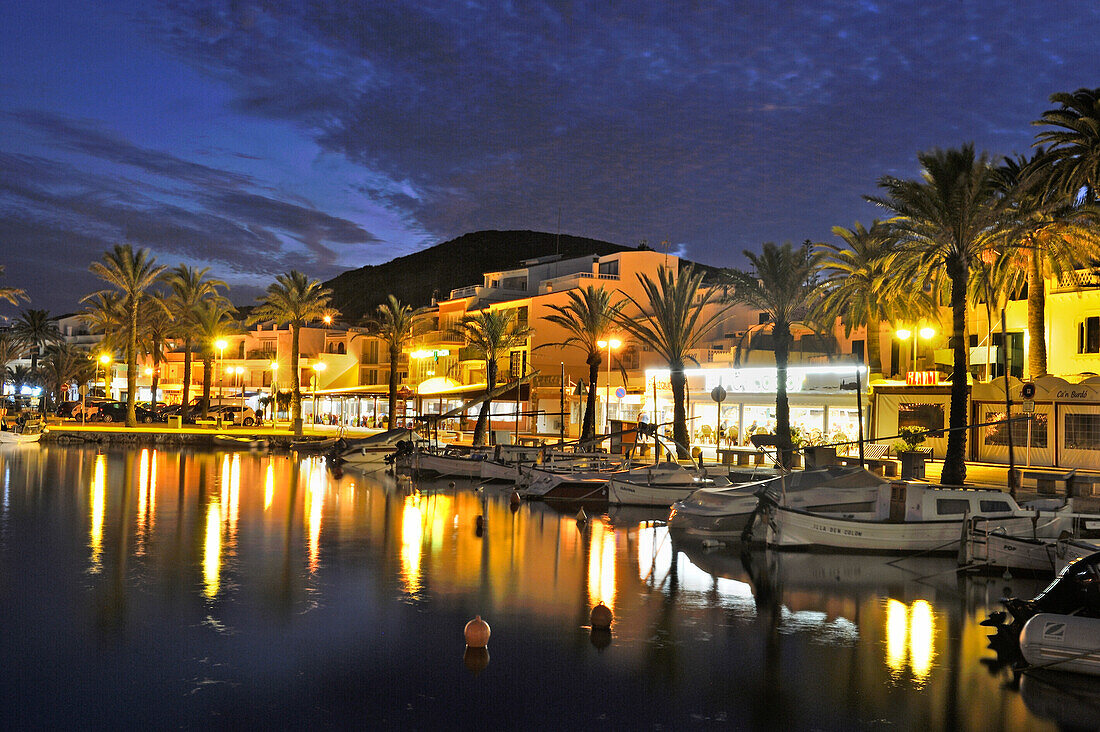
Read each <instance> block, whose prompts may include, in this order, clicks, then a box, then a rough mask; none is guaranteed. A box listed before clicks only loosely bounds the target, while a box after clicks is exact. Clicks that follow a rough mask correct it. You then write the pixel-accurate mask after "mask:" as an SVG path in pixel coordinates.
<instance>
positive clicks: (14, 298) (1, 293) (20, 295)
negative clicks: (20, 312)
mask: <svg viewBox="0 0 1100 732" xmlns="http://www.w3.org/2000/svg"><path fill="white" fill-rule="evenodd" d="M3 274H4V265H2V264H0V275H3ZM0 300H7V301H8V302H10V303H11V304H12V305H18V304H19V301H20V300H30V298H29V297H27V293H26V292H24V291H23V290H20V289H19V288H18V287H0Z"/></svg>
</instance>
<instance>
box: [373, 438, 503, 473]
mask: <svg viewBox="0 0 1100 732" xmlns="http://www.w3.org/2000/svg"><path fill="white" fill-rule="evenodd" d="M487 450H488V448H471V447H463V446H461V445H444V446H442V447H438V448H432V447H425V446H421V445H416V446H415V447H413V449H411V450H401V451H398V453H397V454H396V456H395V459H394V466H395V467H396V468H397V469H398V470H401V471H403V472H407V473H410V474H412V475H415V476H418V477H426V476H434V477H439V478H448V477H453V478H480V477H481V464H482V463H484V462H485V459H486V457H487V454H486V453H487Z"/></svg>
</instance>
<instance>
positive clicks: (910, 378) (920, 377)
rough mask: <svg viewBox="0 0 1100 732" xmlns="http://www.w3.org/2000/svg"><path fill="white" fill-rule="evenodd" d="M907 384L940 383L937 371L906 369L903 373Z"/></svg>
mask: <svg viewBox="0 0 1100 732" xmlns="http://www.w3.org/2000/svg"><path fill="white" fill-rule="evenodd" d="M905 383H906V385H908V386H936V385H937V384H939V383H940V372H939V371H908V372H906V374H905Z"/></svg>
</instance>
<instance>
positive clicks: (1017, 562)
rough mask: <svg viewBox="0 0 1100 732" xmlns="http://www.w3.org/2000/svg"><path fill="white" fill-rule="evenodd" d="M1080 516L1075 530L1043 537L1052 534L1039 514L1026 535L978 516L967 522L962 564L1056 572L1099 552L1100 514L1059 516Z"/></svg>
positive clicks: (986, 568)
mask: <svg viewBox="0 0 1100 732" xmlns="http://www.w3.org/2000/svg"><path fill="white" fill-rule="evenodd" d="M1065 518H1073V519H1077V520H1076V521H1074V523H1075V524H1079V526H1078V527H1077V529H1076V530H1073V531H1070V530H1063V532H1062V533H1061V535H1060V536H1058V537H1056V538H1053V539H1052V538H1047V537H1043V536H1040V535H1039V534H1040V532H1041V533H1050V532H1049V530H1048V529H1045V528H1044V529H1042V530H1041V529H1040V528H1039V526H1038V515H1036V522H1035V525H1034V526H1033V527H1032V531H1031V532H1030V533H1027V534H1023V535H1017V534H1009V533H1007V532H1006V531H1005V530H1004V529H1003V528H1001V527H999V526H990V525H989V523H990V522H989V521H988V520H987V519H985V518H984V517H981V516H978V517H974V518H971V519H969V520H968V521H967V523H966V528H965V535H964V537H963V544H962V547H961V548H960V550H959V564H960V565H961V566H963V567H965V568H967V569H972V570H978V571H1003V570H1006V569H1008V570H1013V571H1017V572H1020V571H1022V572H1036V573H1044V574H1054V573H1057V572H1058V571H1059V570H1061V569H1062V567H1065V566H1066V565H1067V564H1069V563H1070V562H1072V561H1073V560H1075V559H1080V558H1082V557H1086V556H1088V555H1089V554H1093V553H1095V552H1097V551H1100V517H1097V516H1093V515H1087V514H1075V515H1073V516H1059V518H1058V519H1056V520H1060V521H1061V520H1064V519H1065ZM1048 520H1050V519H1048Z"/></svg>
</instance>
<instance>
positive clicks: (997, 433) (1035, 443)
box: [982, 411, 1047, 447]
mask: <svg viewBox="0 0 1100 732" xmlns="http://www.w3.org/2000/svg"><path fill="white" fill-rule="evenodd" d="M1012 416H1013V417H1014V418H1015V417H1020V416H1023V415H1021V414H1020V412H1013V413H1012ZM1004 418H1005V413H1004V412H1003V411H999V412H998V411H991V412H985V419H983V420H982V421H983V422H1001V420H1003V419H1004ZM982 429H983V430H985V444H987V445H1006V446H1007V445H1008V431H1007V430H1006V429H1005V425H1004V423H1003V422H1001V424H990V425H987V426H985V427H983V428H982ZM1012 444H1013V445H1014V446H1016V447H1022V446H1026V445H1027V421H1025V420H1022V419H1021V420H1019V421H1015V422H1013V423H1012ZM1031 446H1032V447H1046V446H1047V415H1046V414H1044V413H1042V412H1034V413H1032V414H1031Z"/></svg>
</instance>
